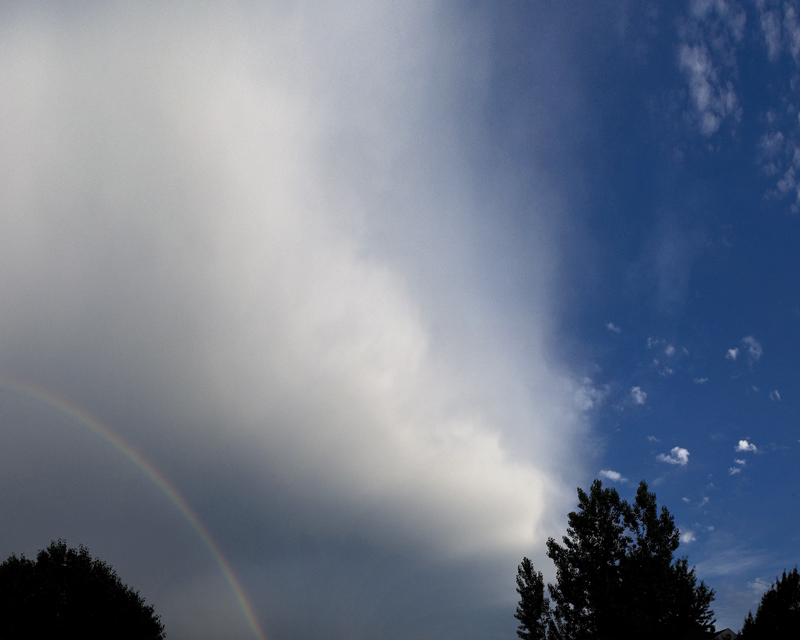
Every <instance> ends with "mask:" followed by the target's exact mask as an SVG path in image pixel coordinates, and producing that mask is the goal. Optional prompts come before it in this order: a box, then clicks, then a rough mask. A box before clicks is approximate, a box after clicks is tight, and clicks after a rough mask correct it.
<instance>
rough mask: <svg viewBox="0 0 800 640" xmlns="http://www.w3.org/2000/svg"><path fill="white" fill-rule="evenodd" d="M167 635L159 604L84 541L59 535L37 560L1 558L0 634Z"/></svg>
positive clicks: (122, 639)
mask: <svg viewBox="0 0 800 640" xmlns="http://www.w3.org/2000/svg"><path fill="white" fill-rule="evenodd" d="M164 637H165V635H164V625H162V624H161V622H160V620H159V617H158V616H157V615H156V614H155V612H154V611H153V607H152V606H149V605H146V604H145V602H144V599H143V598H142V597H141V596H140V595H139V594H138V592H136V591H134V590H132V589H131V588H130V587H127V586H125V585H124V584H123V583H122V581H121V580H120V579H119V577H118V576H117V574H116V573H115V571H114V570H113V569H112V568H111V567H110V566H109V565H108V564H106V563H105V562H103V561H102V560H97V559H94V560H93V559H92V558H91V556H90V555H89V551H88V550H87V549H86V547H84V546H79V547H78V548H77V549H69V548H67V544H66V542H64V541H63V540H59V541H58V542H52V543H51V544H50V546H49V547H47V549H43V550H42V551H40V552H39V553H38V555H37V556H36V562H34V561H32V560H29V559H27V558H25V556H22V557H19V558H18V557H17V556H16V555H12V556H11V557H10V558H9V559H8V560H6V561H5V562H3V563H2V564H0V640H21V639H23V638H25V639H30V638H81V639H82V640H95V639H96V640H100V638H103V639H107V638H115V639H118V640H163V639H164Z"/></svg>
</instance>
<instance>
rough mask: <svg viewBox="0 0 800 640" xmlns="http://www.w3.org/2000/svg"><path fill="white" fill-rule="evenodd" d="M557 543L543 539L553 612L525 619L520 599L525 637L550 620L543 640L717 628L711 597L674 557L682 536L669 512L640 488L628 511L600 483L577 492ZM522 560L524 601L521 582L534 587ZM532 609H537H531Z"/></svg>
mask: <svg viewBox="0 0 800 640" xmlns="http://www.w3.org/2000/svg"><path fill="white" fill-rule="evenodd" d="M562 541H563V544H559V543H557V542H556V541H555V540H554V539H553V538H550V539H549V540H548V541H547V555H548V557H550V558H551V559H552V560H553V562H554V564H555V567H556V584H554V585H553V584H548V590H549V592H550V597H551V598H552V602H553V607H552V609H550V610H549V611H548V610H546V609H547V607H545V608H544V609H545V611H544V616H538V617H524V616H521V615H520V611H521V610H522V611H524V608H523V607H522V604H523V601H520V608H518V609H517V613H518V615H517V619H518V620H520V621H521V623H522V624H521V625H520V629H521V630H522V631H525V632H528V633H530V634H534V633H540V631H538V630H541V629H544V627H545V625H544V622H543V620H544V617H549V620H547V625H546V627H547V633H546V637H547V638H548V640H604V639H606V638H608V639H610V638H615V639H616V638H621V637H648V638H653V639H660V638H675V637H681V638H691V637H693V636H698V637H699V636H702V635H704V634H706V633H707V632H708V631H713V630H714V617H713V616H714V613H713V611H712V610H711V608H710V605H711V602H712V601H713V599H714V592H713V590H711V589H709V588H708V587H707V586H706V585H705V584H704V583H703V582H700V584H699V585H698V584H697V578H696V576H695V571H694V568H692V569H689V567H688V563H687V561H686V559H685V558H680V559H677V560H675V559H674V553H675V551H676V550H677V548H678V544H679V531H678V529H677V528H676V527H675V523H674V520H673V518H672V516H671V515H670V514H669V511H668V510H667V509H666V507H662V509H661V511H660V512H659V510H658V507H657V504H656V497H655V494H653V493H651V492H650V491H648V488H647V484H646V483H645V482H642V483H641V484H640V485H639V488H638V490H637V492H636V499H635V501H634V503H633V505H629V504H628V503H627V502H626V501H625V500H622V499H621V498H620V496H619V494H618V493H617V491H616V490H615V489H613V488H603V485H602V483H601V482H600V481H599V480H595V481H594V483H592V486H591V488H590V490H589V493H586V492H585V491H583V490H582V489H578V511H573V512H572V513H570V514H569V516H568V527H567V535H566V536H564V537H563V538H562ZM526 560H527V558H526V559H525V560H524V561H523V564H522V565H520V567H519V570H518V575H517V584H518V592H519V593H520V595H521V596H522V595H523V594H524V593H527V592H526V591H525V590H524V589H521V588H519V585H520V584H524V585H528V584H533V583H535V580H532V579H531V576H534V577H535V575H536V574H535V573H534V570H533V567H532V566H530V567H529V566H528V565H526V564H525V561H526ZM529 562H530V561H528V563H529ZM539 575H541V574H539ZM530 591H531V593H535V590H533V589H530ZM543 601H546V599H545V598H544V593H543V590H542V595H541V596H540V597H539V596H536V598H535V599H534V600H531V602H535V604H536V606H540V604H541V603H542V602H543ZM542 606H543V605H542ZM530 610H531V611H536V610H535V609H534V608H533V605H531V607H530ZM528 620H530V621H531V622H530V623H529V622H528ZM534 622H535V624H534ZM524 625H527V626H525V629H524V630H523V626H524ZM534 629H535V630H537V631H534ZM517 633H518V635H520V637H521V638H542V637H545V636H544V635H538V636H537V635H529V636H524V635H522V634H521V633H520V631H518V632H517Z"/></svg>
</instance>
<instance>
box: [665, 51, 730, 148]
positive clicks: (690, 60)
mask: <svg viewBox="0 0 800 640" xmlns="http://www.w3.org/2000/svg"><path fill="white" fill-rule="evenodd" d="M678 62H679V65H680V68H681V71H683V72H684V74H685V75H686V77H687V80H688V81H689V95H690V96H691V99H692V106H693V107H694V110H695V113H696V120H697V124H698V127H699V128H700V132H701V133H702V134H703V135H704V136H706V137H709V136H711V135H712V134H714V133H716V131H717V129H719V127H720V125H721V124H722V121H723V120H724V119H725V118H726V117H728V116H736V115H738V113H739V111H740V110H739V98H738V97H737V96H736V92H735V91H734V89H733V83H732V82H730V81H727V82H724V81H722V80H720V78H719V76H718V74H717V71H716V69H715V68H714V64H713V62H712V58H711V54H710V53H709V50H708V48H707V47H706V46H705V45H704V44H697V45H689V44H683V45H681V47H680V49H679V53H678Z"/></svg>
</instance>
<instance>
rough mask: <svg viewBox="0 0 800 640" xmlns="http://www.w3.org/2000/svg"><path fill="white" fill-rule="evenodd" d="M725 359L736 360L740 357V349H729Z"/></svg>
mask: <svg viewBox="0 0 800 640" xmlns="http://www.w3.org/2000/svg"><path fill="white" fill-rule="evenodd" d="M725 357H726V358H727V359H728V360H736V358H738V357H739V349H738V348H734V349H728V353H726V354H725Z"/></svg>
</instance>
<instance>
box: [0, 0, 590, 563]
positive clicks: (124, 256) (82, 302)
mask: <svg viewBox="0 0 800 640" xmlns="http://www.w3.org/2000/svg"><path fill="white" fill-rule="evenodd" d="M251 4H252V6H253V7H254V8H253V9H252V10H253V11H254V12H256V14H257V15H254V16H250V17H252V18H253V19H249V18H248V19H245V18H244V17H243V16H241V15H240V14H239V13H238V10H237V11H230V10H228V8H222V5H219V6H220V7H221V8H219V9H216V8H215V7H216V6H217V5H214V4H213V3H199V4H197V5H196V8H194V9H191V8H189V7H190V5H189V4H186V3H183V4H180V5H175V6H174V7H173V6H172V5H170V8H164V9H163V10H162V9H160V6H161V5H148V7H147V8H143V7H141V6H139V5H133V6H131V7H128V6H126V7H122V5H120V4H117V3H94V4H92V3H90V6H91V7H96V8H97V14H94V15H89V14H91V12H92V10H91V9H90V7H89V5H87V8H86V14H84V13H81V14H80V17H74V19H65V20H63V21H59V20H57V19H55V18H54V19H52V20H50V19H46V18H42V19H43V20H44V21H45V22H46V24H43V25H42V24H38V23H37V20H38V19H39V18H38V17H37V16H39V15H40V14H39V13H38V12H36V13H35V16H34V17H30V19H29V20H28V21H27V22H26V20H22V21H21V22H19V23H18V24H15V25H13V26H9V21H10V20H12V18H11V17H10V16H9V14H8V13H7V12H6V10H5V9H3V15H2V17H3V24H4V27H3V28H4V29H7V31H4V32H3V33H4V34H5V35H4V40H3V43H4V44H3V46H2V48H0V79H1V80H2V85H3V87H4V88H3V96H4V97H3V100H2V101H0V202H2V203H3V206H2V210H0V263H1V264H0V333H1V334H2V335H13V336H15V340H14V341H10V340H6V341H4V342H3V343H2V345H0V356H1V357H2V358H1V359H2V361H3V367H4V371H6V372H9V373H11V374H14V373H19V374H20V375H24V377H26V378H27V379H30V380H32V381H34V382H35V383H36V384H37V385H41V386H42V387H46V388H50V389H52V390H53V391H57V392H63V393H64V395H67V396H69V397H70V398H72V399H73V400H74V402H75V403H77V404H81V403H85V404H87V405H90V406H92V405H94V404H95V403H97V405H98V406H100V401H97V396H99V395H103V396H106V395H107V396H108V399H107V402H105V401H104V403H103V404H102V406H103V407H107V409H104V412H105V415H107V416H109V419H111V418H112V417H113V418H114V419H116V420H117V421H118V422H120V423H121V424H139V423H141V424H143V425H145V426H142V427H141V429H150V427H148V426H147V425H149V424H153V425H156V424H162V425H163V424H181V425H182V424H187V425H188V424H196V423H202V424H203V425H206V426H202V427H201V426H198V427H197V428H196V429H188V428H187V429H185V433H184V432H182V433H181V434H177V435H174V438H175V441H176V442H177V441H179V438H183V437H184V436H185V438H186V439H187V442H186V447H185V448H184V449H185V450H192V451H193V452H195V453H196V455H197V459H198V460H199V461H201V462H202V460H203V456H204V455H207V456H208V457H207V458H206V459H205V461H206V462H207V463H208V464H210V465H212V466H213V465H214V464H215V463H214V454H213V449H214V447H213V446H212V444H209V443H213V442H216V438H217V437H218V436H219V435H220V433H223V432H224V437H225V439H226V442H227V443H229V444H230V450H231V451H238V452H239V454H238V456H239V458H240V459H241V460H243V461H250V462H248V464H252V465H253V469H254V470H253V474H254V476H253V477H258V474H262V473H263V474H267V475H268V474H273V476H274V477H275V478H278V479H279V482H280V483H282V485H283V486H286V487H291V488H292V491H293V492H295V495H293V497H292V499H291V500H290V502H292V503H293V504H295V505H296V509H297V512H300V511H304V513H306V514H307V513H315V506H316V505H318V504H327V503H329V502H336V503H337V504H343V505H350V507H352V509H348V508H343V509H342V510H341V512H342V514H344V513H356V512H358V513H372V514H374V518H375V521H376V522H377V521H383V522H390V521H393V520H394V521H398V522H402V523H403V527H402V528H403V531H404V533H403V534H402V535H408V536H411V537H416V539H417V540H420V541H425V543H426V544H427V543H431V544H441V545H442V546H443V548H449V549H455V550H458V551H460V552H464V553H468V552H472V551H475V552H478V551H480V550H504V549H510V548H519V549H522V548H524V547H525V546H526V545H529V544H533V542H534V541H535V540H537V539H539V540H540V539H542V537H543V536H544V535H545V534H544V532H543V530H542V527H544V526H545V525H546V523H548V522H549V520H550V515H552V514H555V513H560V512H561V511H560V509H561V507H562V506H563V504H565V503H566V501H567V500H569V499H571V496H572V491H571V490H568V489H567V488H566V487H565V485H564V481H563V480H562V479H561V477H562V469H564V468H570V469H576V471H575V472H574V473H575V474H577V473H578V472H577V466H578V465H572V464H559V462H558V461H559V460H562V461H574V455H573V453H571V452H570V448H571V447H570V445H569V443H568V442H567V441H570V440H572V438H573V436H574V437H576V438H577V437H578V434H579V433H581V432H582V430H583V429H584V425H583V423H582V419H583V418H582V413H581V408H582V407H580V406H578V405H576V401H575V395H576V394H575V387H576V385H575V383H574V381H572V380H569V379H566V378H564V377H563V376H562V375H560V374H559V373H558V372H557V371H556V369H554V368H551V366H550V365H548V364H547V363H546V358H545V356H544V353H545V350H546V349H545V345H546V343H547V340H546V338H547V335H546V330H545V327H546V323H545V318H546V317H547V316H548V315H549V314H550V313H551V311H550V309H549V307H550V305H549V303H548V299H549V298H548V295H546V294H545V293H544V292H545V291H546V283H545V282H544V278H542V282H541V283H540V285H535V286H540V287H541V292H542V295H541V296H534V298H535V299H536V300H537V307H538V308H537V309H536V310H535V311H534V312H533V316H532V322H531V325H530V327H529V328H526V329H524V332H525V333H526V340H527V339H528V338H529V339H530V342H529V343H530V345H531V353H532V354H533V357H532V359H530V362H528V363H524V362H522V360H523V358H521V357H519V354H518V353H517V351H516V348H515V346H514V340H512V339H509V340H508V342H505V341H504V340H501V339H500V338H497V337H496V336H493V335H492V331H483V330H481V329H477V328H474V327H479V326H487V327H488V326H492V325H493V324H494V320H498V321H501V322H502V321H503V318H502V317H501V315H502V311H498V312H497V315H494V314H495V312H493V311H487V309H490V308H491V306H492V305H491V304H488V303H486V301H488V300H490V299H491V298H492V295H493V294H492V292H491V291H490V290H491V288H492V286H493V285H486V289H485V290H483V289H481V290H478V287H477V285H473V284H471V283H470V277H469V276H466V275H465V276H463V280H462V279H460V278H461V276H460V275H453V274H461V273H466V271H465V270H464V267H466V266H468V265H471V267H470V268H472V269H473V272H478V271H480V272H483V271H485V270H486V269H488V270H489V271H486V274H487V280H486V282H490V281H491V282H494V283H500V282H503V281H504V278H502V277H500V275H501V274H500V271H497V272H495V273H494V275H491V273H490V272H491V270H492V269H494V267H493V266H492V265H491V263H492V262H493V260H492V259H491V258H487V259H486V263H485V264H484V259H483V258H482V257H480V256H479V255H478V254H477V253H474V252H470V251H469V250H467V249H465V247H467V246H470V245H472V244H473V243H472V241H471V240H470V239H469V238H470V234H472V233H476V232H475V231H474V225H473V222H474V220H475V219H476V217H477V216H478V215H480V213H479V212H481V211H483V207H484V206H485V202H484V201H483V196H480V197H477V195H476V191H475V189H474V185H473V180H472V178H471V176H472V175H474V172H473V169H474V167H473V168H469V167H466V166H464V165H463V164H462V163H461V159H462V158H464V157H465V153H464V148H463V145H465V144H469V142H468V140H466V139H465V138H463V137H462V136H461V135H460V134H458V133H452V134H451V133H446V131H450V132H454V131H455V130H456V129H457V126H456V125H455V124H454V122H453V119H452V114H453V112H454V111H456V110H458V108H459V106H460V97H458V96H461V95H462V94H461V89H456V88H455V87H454V86H451V85H450V84H449V82H445V83H443V84H442V83H440V80H441V79H442V78H443V77H444V76H445V74H449V75H448V77H452V78H466V77H467V75H468V74H466V73H462V71H463V68H462V66H461V65H466V64H467V63H466V62H464V56H463V55H462V54H463V51H462V50H461V49H460V45H459V43H458V42H455V41H453V40H451V39H450V38H443V37H440V36H441V35H442V34H441V33H439V32H438V31H437V29H439V28H440V27H441V25H437V22H436V19H435V15H434V14H435V13H436V12H435V11H434V10H433V8H432V7H431V8H429V9H425V8H424V6H423V5H421V4H414V3H412V5H407V4H406V3H402V2H398V3H394V4H392V3H378V4H369V3H359V2H345V3H331V4H326V5H324V7H317V8H316V9H315V10H310V9H308V8H307V7H306V8H305V9H304V8H303V7H302V6H299V5H298V6H296V7H291V10H289V8H287V7H285V6H284V3H251ZM192 6H194V5H192ZM248 6H251V5H248ZM226 7H227V5H226ZM295 9H296V10H295ZM242 11H245V10H244V9H243V10H242ZM12 13H13V14H14V16H17V13H18V12H12ZM20 13H21V12H20ZM245 13H246V11H245ZM42 15H44V14H42ZM248 16H249V14H248ZM385 25H390V26H388V27H387V26H385ZM448 33H449V32H448ZM9 34H13V37H12V36H11V35H9ZM6 36H8V38H6ZM434 62H435V63H434ZM433 69H435V70H436V71H435V72H434V71H433ZM428 70H431V71H430V73H429V72H428ZM439 74H441V75H439ZM454 82H455V81H454ZM445 85H446V86H445ZM474 88H475V90H476V91H477V90H478V87H474ZM478 93H480V91H478ZM443 123H447V124H448V126H443ZM450 125H452V126H450ZM467 194H472V195H467ZM484 195H486V194H484ZM473 197H476V198H477V199H474V200H473ZM443 203H448V204H443ZM390 227H391V228H390ZM412 230H413V231H412ZM390 231H391V232H390ZM487 233H488V232H487ZM498 233H500V232H498ZM416 234H421V235H422V236H424V237H425V239H426V243H424V244H426V245H427V244H428V243H430V246H431V247H432V246H434V245H438V246H439V249H436V250H431V251H427V250H425V249H423V248H421V247H420V243H419V242H418V239H419V237H420V236H418V235H416ZM443 237H447V238H448V242H446V243H445V242H439V239H441V238H443ZM459 238H460V239H459ZM450 239H452V240H453V242H452V243H451V242H450ZM490 244H491V243H490ZM496 244H497V245H498V246H500V245H502V244H503V243H501V242H498V243H496ZM547 244H548V242H547V240H546V238H543V239H542V243H541V246H540V247H539V248H537V250H536V251H534V252H532V253H534V254H537V256H539V255H540V256H541V257H537V258H536V260H537V261H538V260H542V266H544V265H545V263H548V262H549V260H550V255H549V253H548V249H547V248H546V247H547ZM412 246H413V248H414V250H413V251H407V249H408V248H409V247H412ZM445 246H447V247H449V248H442V247H445ZM503 246H505V245H503ZM509 246H510V245H509ZM440 250H441V251H440ZM400 255H413V256H414V258H413V260H418V261H419V263H416V262H415V263H412V259H411V258H409V259H408V260H406V259H401V258H398V257H397V256H400ZM484 268H485V269H484ZM498 268H499V267H498ZM421 271H424V272H425V276H424V277H420V276H419V275H418V274H419V273H420V272H421ZM546 271H547V269H545V268H542V269H538V268H537V269H532V272H542V273H545V272H546ZM473 286H474V288H471V287H473ZM481 286H483V285H481ZM468 290H469V291H470V293H469V294H467V293H466V292H467V291H468ZM462 292H463V297H460V296H462ZM473 294H474V296H475V297H474V300H475V301H476V302H475V305H474V306H471V305H472V303H471V302H468V301H467V299H470V300H472V299H473V298H472V297H471V296H472V295H473ZM478 300H483V302H477V301H478ZM461 303H464V304H463V305H461ZM454 309H461V311H458V312H455V311H454ZM463 310H468V312H469V313H473V312H474V314H476V320H477V321H476V322H475V323H474V325H472V327H473V328H465V325H464V323H462V322H461V320H460V319H459V318H457V317H456V315H457V313H461V312H462V311H463ZM434 327H436V330H434ZM528 332H529V333H528ZM448 333H449V334H450V335H449V336H447V337H443V336H445V335H446V334H448ZM13 343H16V344H13ZM454 345H458V346H457V347H456V346H454ZM493 351H496V352H497V355H492V352H493ZM45 353H46V354H50V356H48V357H47V358H45V357H40V356H38V355H36V354H45ZM53 354H58V357H56V356H54V355H53ZM59 358H60V361H59ZM45 361H47V365H46V366H44V365H41V366H40V365H38V364H36V363H38V362H45ZM67 363H69V364H67ZM76 363H77V364H76ZM485 364H488V368H484V365H485ZM493 379H496V380H495V381H493ZM118 389H125V395H124V396H123V395H122V393H121V392H118V391H116V390H118ZM106 390H110V391H109V393H108V394H106V393H105V391H106ZM127 394H129V395H127ZM493 396H495V397H493ZM128 397H137V398H139V399H140V401H139V402H137V405H141V406H148V405H152V406H150V407H149V408H148V409H147V410H148V411H152V415H151V416H150V417H149V418H148V419H147V420H140V421H138V422H137V421H136V420H133V419H131V418H130V416H129V414H126V413H125V411H126V410H127V408H129V407H130V406H131V405H130V403H129V401H128V399H127V398H128ZM148 398H157V399H158V402H160V403H162V404H160V405H158V404H157V403H156V402H155V401H154V402H153V403H150V402H148V400H147V399H148ZM502 398H505V400H501V399H502ZM115 399H119V404H120V408H119V409H118V411H117V410H115V408H114V407H112V406H111V405H112V404H113V403H114V402H115ZM123 405H124V406H123ZM115 411H117V412H116V413H115ZM174 416H177V417H175V419H174V420H173V419H172V417H174ZM197 416H203V419H202V420H197V419H196V417H197ZM213 425H224V427H222V426H218V427H215V426H213ZM175 429H178V427H175ZM134 430H135V428H134V427H131V432H132V433H133V431H134ZM570 434H572V435H570ZM134 435H136V434H135V433H134ZM159 437H160V435H159V432H158V431H157V430H156V429H155V427H153V429H152V433H151V432H149V431H148V434H147V435H146V436H142V439H143V440H145V441H149V442H150V441H151V442H153V443H157V442H158V438H159ZM169 437H173V435H171V432H170V436H169ZM532 442H536V443H537V445H538V446H530V444H531V443H532ZM514 443H516V444H517V445H519V444H524V445H525V446H516V445H515V444H514ZM152 446H153V447H156V446H158V445H157V444H153V445H152ZM204 446H207V448H208V451H205V450H202V447H204ZM203 451H205V453H204V452H203ZM523 451H524V452H526V453H522V452H523ZM538 451H541V453H538ZM545 452H546V453H545ZM176 455H177V454H176ZM231 455H234V454H233V453H232V454H231ZM168 458H169V456H168V455H166V454H165V455H164V456H162V459H163V460H164V465H165V467H167V471H170V470H172V467H171V462H170V460H169V459H168ZM254 460H258V462H257V463H255V462H252V461H254ZM243 464H244V463H243ZM174 467H175V468H176V469H178V470H180V469H183V468H185V465H183V464H182V463H181V462H180V461H177V462H175V463H174ZM571 473H572V472H571ZM167 475H169V474H168V473H167ZM243 475H246V474H243ZM569 484H572V483H569ZM520 495H525V496H527V498H526V500H525V506H524V507H520V504H519V496H520ZM551 512H552V514H551ZM548 514H550V515H548ZM298 517H299V516H298ZM303 517H306V516H305V515H303ZM342 518H346V516H344V515H342ZM553 520H554V518H553ZM340 525H341V526H342V527H343V529H347V527H348V526H349V525H347V524H346V523H345V524H341V523H340ZM309 526H311V525H309ZM314 526H318V527H320V528H325V527H333V526H339V525H334V524H331V523H325V522H324V518H323V517H322V516H320V517H319V519H318V520H317V521H316V523H315V524H314ZM376 526H377V525H376ZM212 528H213V527H212ZM326 530H327V529H326ZM348 530H349V529H348Z"/></svg>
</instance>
